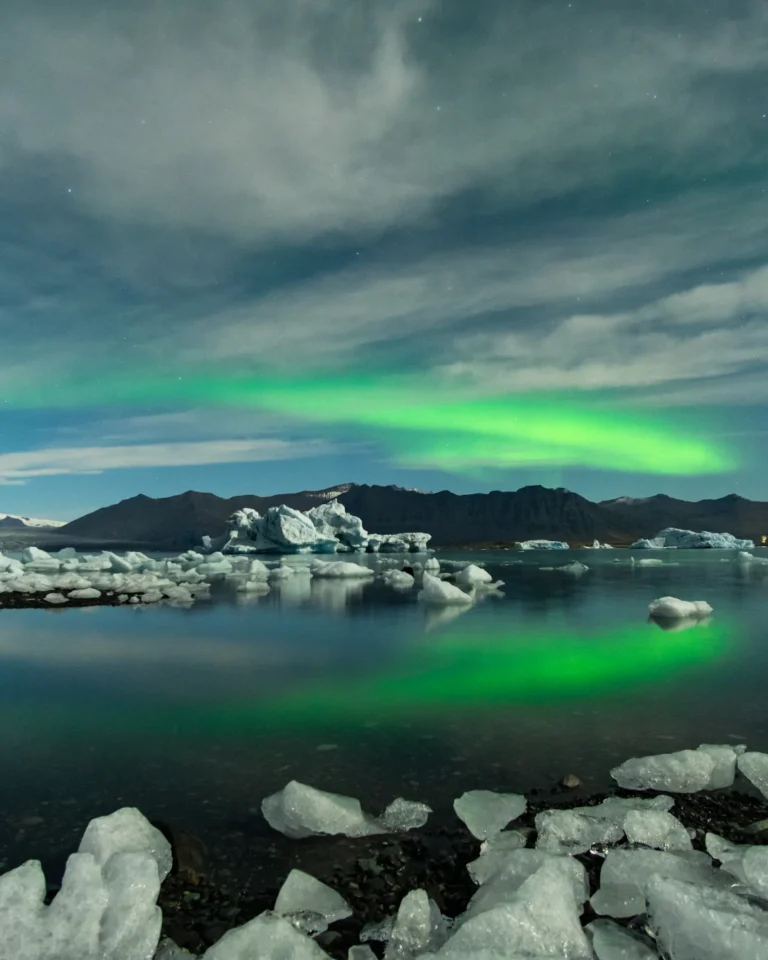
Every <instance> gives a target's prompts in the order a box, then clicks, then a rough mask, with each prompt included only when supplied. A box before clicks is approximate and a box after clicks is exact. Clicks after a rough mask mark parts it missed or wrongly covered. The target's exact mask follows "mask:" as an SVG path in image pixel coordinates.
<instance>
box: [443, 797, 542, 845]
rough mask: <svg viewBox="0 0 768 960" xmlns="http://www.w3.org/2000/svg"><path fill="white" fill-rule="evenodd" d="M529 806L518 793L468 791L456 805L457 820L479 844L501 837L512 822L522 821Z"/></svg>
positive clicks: (454, 803) (455, 801)
mask: <svg viewBox="0 0 768 960" xmlns="http://www.w3.org/2000/svg"><path fill="white" fill-rule="evenodd" d="M527 806H528V804H527V802H526V799H525V797H523V796H521V795H520V794H518V793H494V792H493V791H492V790H469V791H467V792H466V793H463V794H462V795H461V796H460V797H458V799H456V800H454V801H453V809H454V810H455V811H456V816H457V817H458V818H459V819H460V820H462V821H463V822H464V824H465V825H466V827H467V829H468V830H469V832H470V833H471V834H472V835H473V836H475V837H477V838H478V840H487V839H488V838H489V837H493V836H494V835H495V834H498V833H500V832H501V831H502V830H503V829H504V827H506V825H507V824H508V823H509V822H510V821H511V820H517V818H518V817H521V816H522V815H523V814H524V813H525V811H526V808H527Z"/></svg>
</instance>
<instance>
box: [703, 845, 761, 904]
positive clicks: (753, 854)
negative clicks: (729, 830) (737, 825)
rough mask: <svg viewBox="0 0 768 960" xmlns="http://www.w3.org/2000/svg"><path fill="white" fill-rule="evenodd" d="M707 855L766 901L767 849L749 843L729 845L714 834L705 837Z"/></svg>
mask: <svg viewBox="0 0 768 960" xmlns="http://www.w3.org/2000/svg"><path fill="white" fill-rule="evenodd" d="M705 846H706V848H707V853H708V854H709V855H710V857H712V858H713V859H715V860H719V861H720V863H721V864H722V869H723V870H725V871H727V872H728V873H730V874H732V875H733V876H734V877H736V879H737V880H740V881H741V882H742V883H745V884H746V885H747V886H748V887H751V888H752V890H753V891H754V892H755V893H757V894H759V895H760V896H761V897H765V898H766V899H768V847H766V846H753V845H752V844H749V843H729V841H728V840H724V839H723V837H719V836H718V835H717V834H716V833H708V834H707V835H706V837H705Z"/></svg>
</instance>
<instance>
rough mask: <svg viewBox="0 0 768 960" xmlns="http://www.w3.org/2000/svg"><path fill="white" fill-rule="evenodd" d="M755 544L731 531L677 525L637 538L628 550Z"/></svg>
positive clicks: (743, 547) (742, 547)
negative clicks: (646, 536)
mask: <svg viewBox="0 0 768 960" xmlns="http://www.w3.org/2000/svg"><path fill="white" fill-rule="evenodd" d="M754 546H755V544H754V542H753V541H752V540H739V539H738V537H734V535H733V534H732V533H711V532H710V531H709V530H702V531H701V532H700V533H697V532H695V531H694V530H680V529H679V528H678V527H667V528H666V529H664V530H660V531H659V533H657V534H656V536H655V537H651V538H650V539H643V540H637V541H635V543H633V544H632V546H631V547H630V550H661V549H664V548H673V549H678V550H701V549H713V550H751V549H752V548H753V547H754Z"/></svg>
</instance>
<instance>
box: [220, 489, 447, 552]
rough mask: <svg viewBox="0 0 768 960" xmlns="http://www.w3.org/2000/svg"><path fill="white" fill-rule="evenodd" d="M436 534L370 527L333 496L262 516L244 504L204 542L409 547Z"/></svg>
mask: <svg viewBox="0 0 768 960" xmlns="http://www.w3.org/2000/svg"><path fill="white" fill-rule="evenodd" d="M431 539H432V537H431V534H429V533H397V534H375V533H368V532H367V530H365V529H364V527H363V521H362V520H361V519H360V518H359V517H355V516H353V515H352V514H351V513H347V511H346V508H345V507H344V504H343V503H339V501H338V500H330V501H328V502H327V503H323V504H320V505H319V506H317V507H312V509H311V510H306V511H302V510H294V509H293V508H292V507H287V506H286V505H285V504H281V505H280V506H276V507H268V508H267V510H266V511H265V512H264V515H263V516H262V515H261V514H260V513H259V512H258V511H257V510H254V509H252V508H251V507H244V508H243V509H242V510H236V511H235V513H233V514H232V516H231V517H230V518H229V520H228V521H227V532H226V533H225V534H224V535H223V536H222V537H219V538H218V539H217V540H215V541H213V540H211V538H210V537H205V538H203V543H204V545H205V547H206V548H209V549H212V550H220V551H221V552H222V553H283V554H286V553H343V552H351V551H367V552H368V553H379V552H381V553H404V552H419V551H423V550H426V549H427V544H428V543H429V541H430V540H431Z"/></svg>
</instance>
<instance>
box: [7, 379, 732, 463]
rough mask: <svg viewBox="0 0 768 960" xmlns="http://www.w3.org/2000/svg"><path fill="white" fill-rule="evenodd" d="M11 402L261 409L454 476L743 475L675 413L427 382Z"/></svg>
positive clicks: (77, 390)
mask: <svg viewBox="0 0 768 960" xmlns="http://www.w3.org/2000/svg"><path fill="white" fill-rule="evenodd" d="M577 396H578V399H576V397H577ZM7 403H8V404H9V405H10V406H12V407H17V408H23V407H40V406H70V407H77V406H89V405H96V404H98V405H113V406H126V405H128V406H130V405H137V404H140V405H142V406H143V407H146V406H148V405H153V406H156V407H163V408H164V409H167V408H169V407H170V408H174V409H182V408H183V407H184V405H186V404H189V403H194V404H197V405H200V404H204V405H211V406H215V407H233V406H234V407H239V408H251V409H260V410H264V411H269V412H272V413H278V414H282V415H284V416H287V417H290V418H291V419H292V420H293V421H295V422H296V423H297V425H301V424H303V425H304V426H306V425H307V424H323V425H324V426H325V427H326V428H327V429H328V430H329V431H331V432H332V431H334V430H338V429H339V428H342V429H345V430H346V431H347V432H346V434H345V435H346V436H350V437H351V438H352V439H355V438H357V439H360V438H364V439H365V440H367V441H370V440H374V441H376V442H378V443H380V444H381V445H382V446H383V447H384V448H385V449H387V450H388V452H389V454H390V456H391V458H392V459H393V460H394V462H396V463H397V464H399V465H402V466H406V467H433V468H437V469H442V470H447V471H451V472H455V473H462V472H464V473H471V472H477V470H479V469H484V468H510V467H514V466H536V465H544V466H555V465H557V466H561V467H568V466H586V467H590V468H597V469H606V470H616V471H627V472H641V473H653V474H668V475H690V476H693V475H700V474H711V473H722V472H727V471H731V470H735V469H736V468H737V467H738V466H739V462H738V458H737V456H736V454H735V453H734V452H733V451H732V450H729V449H727V448H725V447H722V446H720V445H718V444H715V443H714V442H712V441H710V440H709V439H707V438H706V436H705V435H704V431H699V430H691V426H690V424H685V425H683V424H682V423H681V422H677V423H676V422H675V419H674V417H673V416H672V415H671V414H669V413H667V412H665V413H663V414H662V413H660V412H659V411H650V412H649V411H646V412H643V413H640V412H637V411H633V410H631V409H629V408H626V407H617V406H615V401H614V405H613V406H612V405H611V398H608V397H605V396H603V397H597V396H595V395H590V394H589V393H587V392H585V393H583V394H578V395H577V394H575V393H573V392H571V393H568V394H562V395H553V394H547V395H544V394H541V395H539V394H526V395H516V394H508V395H505V396H494V397H478V396H476V395H472V394H470V393H469V392H468V391H467V389H466V388H464V389H462V388H459V387H456V386H453V385H447V384H446V383H445V382H443V381H434V380H430V379H429V378H428V377H421V378H416V377H414V376H399V375H387V374H375V375H370V376H357V377H349V376H340V377H317V376H315V377H306V378H287V377H282V378H281V377H274V376H272V377H269V376H264V377H259V376H255V375H249V376H243V375H233V376H230V377H225V376H221V375H218V376H210V375H203V374H196V373H192V374H191V375H190V374H187V375H182V376H177V375H175V374H169V375H166V376H160V375H156V376H145V377H143V378H141V377H137V378H135V379H133V380H127V379H126V378H125V377H123V378H120V377H109V376H104V377H102V378H100V379H99V380H98V381H97V380H88V381H83V380H81V381H77V382H71V383H69V384H61V383H59V384H55V385H50V386H49V387H42V386H37V387H31V388H27V389H26V390H24V391H21V392H16V393H15V395H13V396H10V397H8V398H7Z"/></svg>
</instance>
